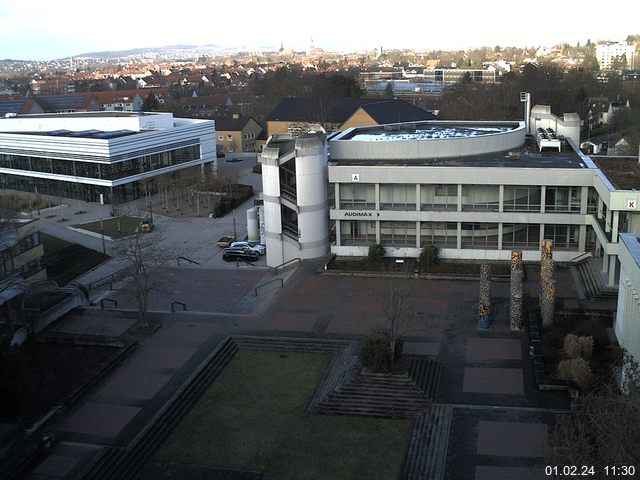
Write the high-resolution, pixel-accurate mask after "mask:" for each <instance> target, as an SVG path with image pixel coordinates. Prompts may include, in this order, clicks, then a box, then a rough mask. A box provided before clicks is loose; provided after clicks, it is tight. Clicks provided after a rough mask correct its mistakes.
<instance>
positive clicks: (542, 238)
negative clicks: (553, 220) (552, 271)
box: [538, 223, 544, 248]
mask: <svg viewBox="0 0 640 480" xmlns="http://www.w3.org/2000/svg"><path fill="white" fill-rule="evenodd" d="M543 240H544V223H541V224H540V238H539V239H538V248H542V241H543Z"/></svg>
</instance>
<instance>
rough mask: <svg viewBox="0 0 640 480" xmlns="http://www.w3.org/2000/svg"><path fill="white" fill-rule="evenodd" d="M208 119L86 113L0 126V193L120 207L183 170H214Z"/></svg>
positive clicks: (13, 120) (20, 119) (0, 122)
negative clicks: (8, 191)
mask: <svg viewBox="0 0 640 480" xmlns="http://www.w3.org/2000/svg"><path fill="white" fill-rule="evenodd" d="M215 162H216V147H215V126H214V122H213V121H211V120H192V119H183V118H173V115H172V114H170V113H137V112H136V113H124V112H118V113H116V112H90V113H66V114H42V115H20V116H14V117H8V118H3V119H0V188H8V189H15V190H23V191H29V192H35V193H40V194H47V195H55V196H60V197H65V198H79V199H82V200H86V201H100V202H104V203H121V202H126V201H130V200H134V199H136V198H140V197H141V196H143V195H145V194H146V192H147V190H149V191H151V192H154V191H156V190H157V180H158V179H159V178H162V177H163V176H167V175H171V174H174V173H175V172H177V171H181V170H184V169H187V168H192V167H199V168H200V169H201V170H204V169H205V166H206V165H209V166H210V167H212V168H215Z"/></svg>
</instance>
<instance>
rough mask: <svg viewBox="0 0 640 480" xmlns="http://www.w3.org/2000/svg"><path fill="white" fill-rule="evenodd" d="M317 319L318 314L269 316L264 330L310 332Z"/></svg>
mask: <svg viewBox="0 0 640 480" xmlns="http://www.w3.org/2000/svg"><path fill="white" fill-rule="evenodd" d="M317 319H318V314H317V313H286V312H277V313H274V314H272V315H270V316H269V320H267V322H266V323H265V325H264V328H265V330H285V331H289V330H290V331H295V332H310V331H311V329H312V328H313V325H314V324H315V322H316V320H317Z"/></svg>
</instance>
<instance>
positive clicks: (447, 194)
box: [420, 184, 458, 210]
mask: <svg viewBox="0 0 640 480" xmlns="http://www.w3.org/2000/svg"><path fill="white" fill-rule="evenodd" d="M420 208H421V209H422V210H457V209H458V185H453V184H450V185H420Z"/></svg>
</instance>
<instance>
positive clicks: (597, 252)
mask: <svg viewBox="0 0 640 480" xmlns="http://www.w3.org/2000/svg"><path fill="white" fill-rule="evenodd" d="M601 248H602V244H601V243H600V238H599V237H598V236H597V235H596V257H598V256H600V249H601Z"/></svg>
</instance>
